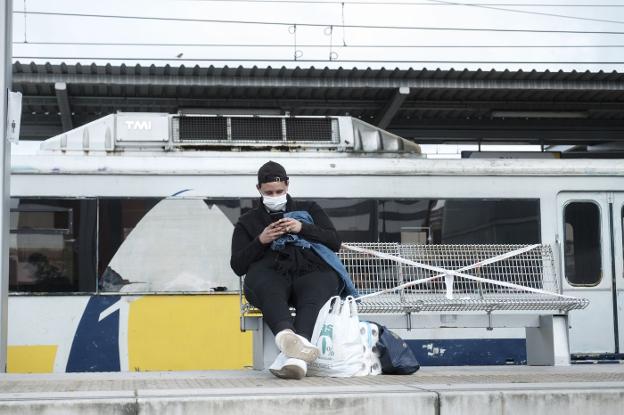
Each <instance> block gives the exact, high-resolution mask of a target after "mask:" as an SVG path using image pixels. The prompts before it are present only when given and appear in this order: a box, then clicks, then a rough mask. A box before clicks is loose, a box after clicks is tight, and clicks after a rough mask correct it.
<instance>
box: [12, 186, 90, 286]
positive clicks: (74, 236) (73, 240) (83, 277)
mask: <svg viewBox="0 0 624 415" xmlns="http://www.w3.org/2000/svg"><path fill="white" fill-rule="evenodd" d="M96 209H97V205H96V201H95V200H93V199H39V198H36V199H35V198H11V229H10V252H9V281H10V282H9V288H10V291H14V292H50V293H54V292H59V293H62V292H93V291H95V281H96V277H95V270H96V266H95V257H96V255H95V233H96Z"/></svg>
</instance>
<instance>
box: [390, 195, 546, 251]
mask: <svg viewBox="0 0 624 415" xmlns="http://www.w3.org/2000/svg"><path fill="white" fill-rule="evenodd" d="M539 209H540V208H539V200H537V199H534V200H533V199H530V200H527V199H502V200H491V199H396V200H380V201H379V239H380V240H381V241H383V242H401V243H416V244H426V243H433V244H489V243H499V244H531V243H539V241H540V239H541V238H540V220H539Z"/></svg>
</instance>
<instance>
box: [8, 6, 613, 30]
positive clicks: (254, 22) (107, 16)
mask: <svg viewBox="0 0 624 415" xmlns="http://www.w3.org/2000/svg"><path fill="white" fill-rule="evenodd" d="M13 13H16V14H21V13H25V12H23V11H20V10H15V11H13ZM27 14H29V15H47V16H65V17H91V18H104V19H131V20H151V21H174V22H187V23H188V22H197V23H222V24H248V25H268V26H271V25H272V26H288V27H290V26H293V25H294V24H296V25H297V26H306V27H323V28H325V27H330V26H342V25H340V24H335V23H301V22H296V23H295V22H275V21H273V22H271V21H260V20H227V19H196V18H182V17H151V16H127V15H111V14H91V13H66V12H44V11H28V12H27ZM342 27H345V28H350V29H385V30H432V31H462V32H466V31H467V32H497V33H560V34H599V35H624V32H620V31H600V30H554V29H503V28H475V27H432V26H385V25H354V24H345V25H344V26H342Z"/></svg>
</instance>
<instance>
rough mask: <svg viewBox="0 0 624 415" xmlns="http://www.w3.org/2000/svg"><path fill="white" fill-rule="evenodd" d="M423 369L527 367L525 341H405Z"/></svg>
mask: <svg viewBox="0 0 624 415" xmlns="http://www.w3.org/2000/svg"><path fill="white" fill-rule="evenodd" d="M405 341H406V342H407V344H408V345H409V346H410V348H411V349H412V350H413V351H414V354H415V356H416V358H417V359H418V361H419V362H420V364H421V365H422V366H463V365H505V364H512V365H525V364H526V360H527V358H526V340H525V339H444V340H405Z"/></svg>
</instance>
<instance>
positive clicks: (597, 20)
mask: <svg viewBox="0 0 624 415" xmlns="http://www.w3.org/2000/svg"><path fill="white" fill-rule="evenodd" d="M429 1H431V2H432V3H435V4H447V5H449V6H466V7H476V8H480V9H487V10H496V11H502V12H508V13H522V14H530V15H537V16H546V17H556V18H561V19H573V20H583V21H588V22H600V23H615V24H624V21H622V20H609V19H595V18H591V17H578V16H568V15H563V14H557V13H543V12H535V11H529V10H514V9H506V8H503V7H492V6H485V5H480V4H475V3H457V2H450V1H442V0H429Z"/></svg>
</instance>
